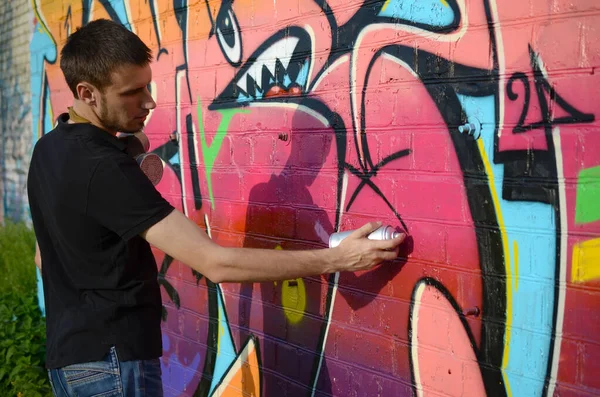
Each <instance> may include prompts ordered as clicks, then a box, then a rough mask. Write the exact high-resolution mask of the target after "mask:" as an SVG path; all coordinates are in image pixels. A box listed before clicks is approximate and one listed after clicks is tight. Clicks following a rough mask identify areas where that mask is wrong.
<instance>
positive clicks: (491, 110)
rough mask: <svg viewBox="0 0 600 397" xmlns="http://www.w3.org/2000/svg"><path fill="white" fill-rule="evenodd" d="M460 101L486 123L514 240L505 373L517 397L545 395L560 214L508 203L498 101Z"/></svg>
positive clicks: (484, 129) (485, 139) (498, 189)
mask: <svg viewBox="0 0 600 397" xmlns="http://www.w3.org/2000/svg"><path fill="white" fill-rule="evenodd" d="M458 98H459V101H460V102H461V104H462V106H463V109H464V111H465V113H466V114H467V117H468V118H469V122H475V123H477V122H481V123H482V129H481V138H480V139H482V140H483V146H484V147H485V154H486V155H487V158H488V159H489V162H490V164H491V167H492V170H493V174H494V175H493V177H494V184H495V185H494V186H495V188H496V192H498V195H497V197H498V200H499V204H500V209H501V212H502V217H503V219H504V225H505V229H506V237H507V239H508V247H509V254H510V274H512V275H513V277H512V278H509V279H507V294H511V295H512V299H511V302H512V304H511V306H510V307H508V306H507V310H508V312H509V313H511V315H510V318H507V323H510V324H511V327H510V329H508V330H507V338H509V340H508V341H507V342H508V344H507V347H508V349H509V353H508V362H507V365H506V368H505V369H504V375H505V379H507V380H508V382H507V383H508V384H507V389H509V388H510V390H512V394H513V395H517V394H518V395H523V396H541V395H542V392H543V387H544V378H545V376H546V370H547V367H548V359H549V354H550V343H551V334H552V316H553V308H554V299H555V296H554V283H555V267H556V236H555V231H556V225H555V217H554V210H553V208H552V207H551V206H550V205H548V204H544V203H535V202H524V201H506V200H503V199H502V195H501V192H502V183H503V178H504V166H503V165H502V164H494V162H493V159H494V136H495V135H494V134H495V130H496V125H495V122H494V120H495V105H494V104H495V98H494V97H493V96H488V97H482V98H474V97H468V96H463V95H458ZM515 246H516V247H517V251H518V256H517V255H515V254H516V252H515ZM517 264H518V269H517ZM505 348H506V346H505ZM517 391H518V392H517Z"/></svg>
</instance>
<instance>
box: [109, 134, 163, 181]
mask: <svg viewBox="0 0 600 397" xmlns="http://www.w3.org/2000/svg"><path fill="white" fill-rule="evenodd" d="M119 139H120V140H122V141H124V142H125V144H126V145H127V154H129V155H130V156H131V157H133V158H134V159H135V160H136V161H137V163H138V165H139V166H140V168H141V170H142V172H143V173H144V174H145V175H146V176H147V177H148V179H149V180H150V182H152V184H153V185H154V186H156V185H158V183H159V182H160V180H161V179H162V176H163V169H164V168H163V162H162V160H161V158H160V157H159V156H158V155H157V154H154V153H148V150H149V149H150V140H149V139H148V137H147V136H146V134H144V132H143V131H139V132H136V133H135V134H123V135H121V136H120V137H119Z"/></svg>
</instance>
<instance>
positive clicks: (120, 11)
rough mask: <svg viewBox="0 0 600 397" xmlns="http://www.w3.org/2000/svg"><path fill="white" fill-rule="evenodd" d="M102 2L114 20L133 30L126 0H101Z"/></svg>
mask: <svg viewBox="0 0 600 397" xmlns="http://www.w3.org/2000/svg"><path fill="white" fill-rule="evenodd" d="M100 2H101V3H102V5H103V6H104V8H105V9H106V12H108V15H109V16H110V18H111V19H112V20H113V21H115V22H119V23H120V24H121V25H123V26H125V27H126V28H127V29H129V30H131V23H130V22H129V12H128V11H129V10H128V9H127V3H126V1H125V0H101V1H100Z"/></svg>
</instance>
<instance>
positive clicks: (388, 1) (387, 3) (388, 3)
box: [381, 0, 390, 12]
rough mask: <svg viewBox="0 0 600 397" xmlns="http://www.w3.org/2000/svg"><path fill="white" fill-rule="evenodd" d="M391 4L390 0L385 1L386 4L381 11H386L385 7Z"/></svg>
mask: <svg viewBox="0 0 600 397" xmlns="http://www.w3.org/2000/svg"><path fill="white" fill-rule="evenodd" d="M389 5H390V0H387V1H386V2H385V4H384V5H383V7H381V12H384V11H385V9H386V8H387V6H389Z"/></svg>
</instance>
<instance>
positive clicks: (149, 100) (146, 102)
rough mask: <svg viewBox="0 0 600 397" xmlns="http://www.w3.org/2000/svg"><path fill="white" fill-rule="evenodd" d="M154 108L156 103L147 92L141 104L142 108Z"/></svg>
mask: <svg viewBox="0 0 600 397" xmlns="http://www.w3.org/2000/svg"><path fill="white" fill-rule="evenodd" d="M155 107H156V102H154V99H152V95H151V94H150V91H148V92H147V93H146V98H145V100H144V102H143V104H142V108H143V109H145V110H152V109H154V108H155Z"/></svg>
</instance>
